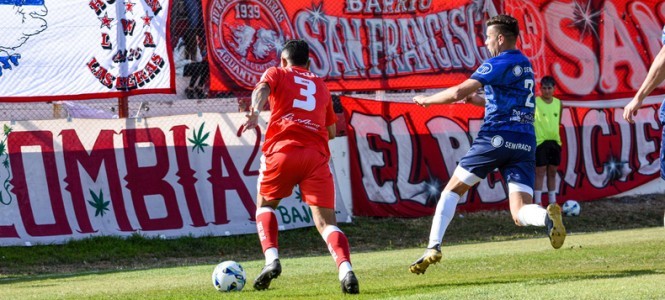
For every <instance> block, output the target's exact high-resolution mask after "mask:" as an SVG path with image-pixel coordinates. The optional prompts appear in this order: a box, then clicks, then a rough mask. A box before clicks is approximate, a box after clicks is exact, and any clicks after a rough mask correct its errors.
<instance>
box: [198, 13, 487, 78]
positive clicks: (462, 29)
mask: <svg viewBox="0 0 665 300" xmlns="http://www.w3.org/2000/svg"><path fill="white" fill-rule="evenodd" d="M317 2H318V3H317ZM203 5H204V15H205V20H206V26H207V34H208V39H209V43H208V47H209V51H208V53H209V61H211V62H213V63H212V64H211V68H210V72H211V89H212V90H217V91H237V90H238V89H251V88H253V87H254V84H255V83H256V82H257V81H258V79H259V77H260V76H261V74H262V73H263V71H265V69H266V68H268V67H270V66H275V65H277V64H278V63H279V53H280V51H281V46H282V45H283V43H284V41H286V40H288V39H292V38H301V39H304V40H306V41H307V42H308V43H309V44H310V46H311V51H312V56H311V59H312V65H311V70H312V71H313V72H314V73H316V74H318V75H319V76H322V77H324V78H325V79H326V80H327V82H328V86H329V88H330V89H331V90H379V89H381V90H385V89H401V88H429V87H442V86H450V85H453V84H455V83H458V82H460V81H461V80H463V79H464V78H466V77H468V75H469V74H471V73H472V72H473V71H474V70H475V68H476V67H477V66H479V65H480V63H481V62H482V61H483V60H484V59H486V58H487V57H488V55H489V53H488V51H487V49H486V48H485V46H484V44H483V36H482V34H484V33H483V30H484V29H483V26H484V25H483V24H484V21H485V20H486V19H487V16H488V15H489V14H496V9H495V6H494V4H493V3H492V1H472V0H466V1H464V0H458V1H432V0H412V1H411V0H410V1H361V0H346V1H325V2H324V1H312V2H302V1H277V0H271V1H268V0H243V1H239V0H235V1H233V0H231V1H229V0H203ZM444 73H445V76H442V75H443V74H444Z"/></svg>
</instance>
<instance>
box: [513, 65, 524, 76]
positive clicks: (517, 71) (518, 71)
mask: <svg viewBox="0 0 665 300" xmlns="http://www.w3.org/2000/svg"><path fill="white" fill-rule="evenodd" d="M523 72H524V71H523V70H522V67H521V66H520V65H516V66H515V67H513V75H515V77H520V76H522V73H523Z"/></svg>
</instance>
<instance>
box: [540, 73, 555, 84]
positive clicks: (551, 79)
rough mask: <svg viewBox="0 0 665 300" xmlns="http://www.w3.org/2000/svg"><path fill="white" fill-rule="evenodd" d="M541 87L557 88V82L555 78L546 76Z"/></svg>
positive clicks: (541, 81) (541, 82)
mask: <svg viewBox="0 0 665 300" xmlns="http://www.w3.org/2000/svg"><path fill="white" fill-rule="evenodd" d="M540 85H541V86H556V81H554V77H552V76H549V75H547V76H545V77H543V79H541V80H540Z"/></svg>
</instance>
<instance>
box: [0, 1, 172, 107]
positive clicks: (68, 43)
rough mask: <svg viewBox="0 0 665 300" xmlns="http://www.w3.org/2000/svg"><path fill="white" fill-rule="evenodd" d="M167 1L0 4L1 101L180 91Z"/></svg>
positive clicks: (2, 2)
mask: <svg viewBox="0 0 665 300" xmlns="http://www.w3.org/2000/svg"><path fill="white" fill-rule="evenodd" d="M169 6H170V0H124V1H119V0H60V1H53V0H0V101H44V100H57V99H93V98H104V97H119V96H126V95H135V94H145V93H173V92H175V84H174V80H173V78H174V76H173V68H172V63H171V62H172V59H171V56H172V55H171V54H170V50H169V47H168V45H167V43H168V42H169V36H170V33H169V32H168V27H169V26H168V20H169Z"/></svg>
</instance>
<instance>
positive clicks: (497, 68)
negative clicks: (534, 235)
mask: <svg viewBox="0 0 665 300" xmlns="http://www.w3.org/2000/svg"><path fill="white" fill-rule="evenodd" d="M486 25H487V31H486V39H485V45H486V46H487V49H488V50H489V52H490V54H491V55H492V58H490V59H488V60H486V61H485V62H484V63H483V64H482V65H481V66H480V67H478V69H477V70H476V72H475V73H473V75H471V78H469V79H467V80H466V81H464V82H462V83H461V84H459V85H457V86H454V87H451V88H448V89H446V90H444V91H442V92H439V93H437V94H434V95H430V96H424V95H418V96H415V97H414V98H413V102H415V103H416V104H419V105H421V106H423V107H428V106H429V105H430V104H449V103H453V102H456V101H461V100H463V101H465V102H466V103H470V104H474V105H479V106H485V119H484V123H483V125H482V127H481V128H480V132H479V133H478V137H477V138H476V139H475V140H474V141H473V144H472V145H471V149H469V152H467V153H466V155H465V156H464V157H463V158H462V159H461V160H460V162H459V165H458V166H457V168H456V169H455V172H454V173H453V174H452V176H450V180H449V181H448V184H447V185H446V187H445V188H444V190H443V192H442V193H441V198H440V199H439V202H438V203H437V206H436V210H435V212H434V218H433V220H432V228H431V231H430V236H429V243H428V245H427V249H426V250H425V254H424V255H423V256H422V257H420V258H419V259H418V260H417V261H416V262H414V263H413V264H411V266H410V267H409V270H410V271H411V272H412V273H415V274H422V273H425V270H427V267H428V266H429V265H430V264H435V263H437V262H439V261H440V260H441V257H442V255H441V242H442V240H443V235H444V233H445V231H446V228H447V227H448V224H450V220H451V219H452V218H453V216H454V215H455V209H456V207H457V203H458V202H459V199H460V196H461V195H464V193H466V192H467V191H468V190H469V189H470V188H471V187H472V186H473V185H475V184H476V183H478V182H479V181H480V180H481V179H483V178H485V177H486V176H487V174H489V173H490V172H492V171H493V170H494V169H496V168H498V169H499V171H500V172H501V175H502V176H503V178H504V179H505V180H506V182H508V192H509V196H508V198H509V202H510V213H511V215H512V217H513V220H514V221H515V224H517V225H518V226H528V225H531V226H546V227H547V232H548V236H549V238H550V242H551V244H552V247H554V248H555V249H558V248H560V247H561V245H563V242H564V240H565V237H566V229H565V228H564V225H563V221H562V218H561V208H560V207H559V206H558V205H557V204H550V205H549V206H548V207H547V209H544V208H542V207H541V206H540V205H537V204H530V203H532V199H533V186H534V181H535V178H534V174H535V153H536V137H535V132H534V127H533V120H534V111H535V97H534V93H533V90H534V86H535V81H534V74H533V69H532V67H531V63H530V62H529V60H528V59H527V58H526V57H525V56H524V55H523V54H522V52H520V51H519V50H517V49H516V47H515V44H516V42H517V37H518V36H519V26H518V24H517V20H516V19H515V18H513V17H511V16H509V15H498V16H495V17H492V18H491V19H490V20H488V21H487V24H486ZM481 87H484V94H485V96H484V97H483V96H482V93H477V91H478V90H479V89H480V88H481Z"/></svg>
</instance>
